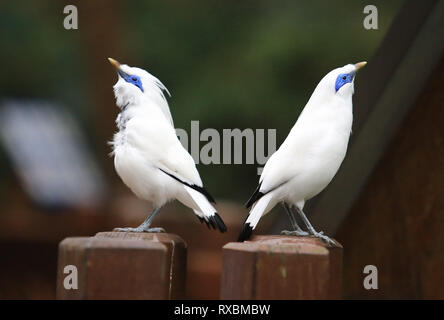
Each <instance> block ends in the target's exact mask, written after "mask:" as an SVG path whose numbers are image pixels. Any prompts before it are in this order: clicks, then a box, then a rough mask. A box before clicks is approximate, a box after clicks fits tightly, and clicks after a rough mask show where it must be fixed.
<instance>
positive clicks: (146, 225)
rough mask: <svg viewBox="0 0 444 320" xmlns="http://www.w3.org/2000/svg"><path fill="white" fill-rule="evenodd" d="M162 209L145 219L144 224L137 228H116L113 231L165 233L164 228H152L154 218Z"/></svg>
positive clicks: (156, 210) (154, 211) (156, 209)
mask: <svg viewBox="0 0 444 320" xmlns="http://www.w3.org/2000/svg"><path fill="white" fill-rule="evenodd" d="M159 211H160V208H155V209H154V210H153V212H152V213H151V214H150V215H149V216H148V217H147V218H146V219H145V221H144V222H142V224H141V225H140V226H138V227H137V228H115V229H114V230H113V231H118V232H153V233H158V232H165V229H164V228H150V225H151V222H152V221H153V219H154V217H155V216H156V215H157V214H158V213H159Z"/></svg>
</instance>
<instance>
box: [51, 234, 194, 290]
mask: <svg viewBox="0 0 444 320" xmlns="http://www.w3.org/2000/svg"><path fill="white" fill-rule="evenodd" d="M186 255H187V245H186V243H185V242H184V241H183V240H182V239H181V238H180V237H179V236H177V235H174V234H168V233H131V232H99V233H97V234H96V235H95V236H94V237H78V238H66V239H65V240H63V241H62V242H61V243H60V244H59V257H58V268H57V299H183V298H185V277H186ZM72 266H74V267H75V269H76V271H74V272H75V273H76V275H75V274H74V273H73V267H72ZM76 278H77V279H76ZM74 282H76V284H77V289H75V285H74ZM66 287H68V288H66Z"/></svg>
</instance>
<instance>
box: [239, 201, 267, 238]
mask: <svg viewBox="0 0 444 320" xmlns="http://www.w3.org/2000/svg"><path fill="white" fill-rule="evenodd" d="M271 198H272V195H271V193H268V194H266V195H265V196H263V197H262V198H260V199H259V200H258V201H257V202H256V203H255V204H254V206H253V208H252V209H251V210H250V214H249V215H248V217H247V220H246V221H245V223H244V226H243V227H242V230H241V232H240V233H239V237H238V239H237V241H239V242H242V241H245V240H248V239H249V238H250V236H251V233H252V232H253V230H254V229H255V228H256V226H257V224H258V222H259V220H260V218H261V217H262V216H263V215H264V213H266V212H267V209H268V206H269V204H270V201H271Z"/></svg>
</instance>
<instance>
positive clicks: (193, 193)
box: [184, 186, 227, 232]
mask: <svg viewBox="0 0 444 320" xmlns="http://www.w3.org/2000/svg"><path fill="white" fill-rule="evenodd" d="M184 187H185V190H186V191H187V193H188V194H189V195H190V197H191V198H192V199H193V201H194V203H195V204H196V206H197V208H195V209H194V213H195V214H196V215H197V217H198V218H199V220H200V222H205V223H206V224H207V226H211V227H212V228H213V229H219V230H220V232H225V231H227V227H226V226H225V223H224V221H223V220H222V218H221V217H220V216H219V214H218V213H217V211H216V209H215V208H214V207H213V206H212V205H211V203H210V202H209V201H208V199H207V198H206V197H205V196H204V195H203V194H202V193H200V192H199V191H197V190H195V189H193V188H190V187H188V186H184Z"/></svg>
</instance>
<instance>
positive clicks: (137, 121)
mask: <svg viewBox="0 0 444 320" xmlns="http://www.w3.org/2000/svg"><path fill="white" fill-rule="evenodd" d="M108 60H109V61H110V63H111V64H112V65H113V66H114V67H115V68H116V70H117V74H118V81H117V83H116V84H115V85H114V94H115V97H116V104H117V106H118V107H119V108H120V109H121V112H120V114H119V115H118V117H117V119H116V123H117V127H118V129H119V131H118V132H117V133H116V134H115V135H114V138H113V141H112V142H111V144H112V146H113V155H114V166H115V169H116V171H117V173H118V175H119V176H120V178H121V179H122V181H123V182H124V183H125V184H126V185H127V186H128V187H129V188H130V189H131V190H132V191H133V192H134V194H135V195H136V196H138V197H139V198H141V199H144V200H147V201H150V202H151V203H152V204H153V207H154V210H153V212H152V213H151V215H149V216H148V217H147V219H146V220H145V221H144V222H143V223H142V224H141V225H140V226H138V227H137V228H116V229H115V231H125V232H164V230H163V228H150V226H151V223H152V221H153V219H154V217H155V216H156V214H157V213H158V212H159V211H160V208H161V207H162V206H163V205H165V204H166V203H167V202H168V201H171V200H174V199H177V200H179V201H180V202H181V203H183V204H184V205H186V206H188V207H190V208H191V209H193V211H194V213H195V214H196V215H197V216H198V218H199V220H200V221H201V222H205V223H206V224H207V226H211V227H213V228H214V229H216V228H217V229H219V230H220V231H221V232H225V231H226V226H225V224H224V222H223V221H222V219H221V218H220V216H219V215H218V214H217V212H216V209H215V208H214V207H213V205H212V204H211V202H213V203H214V199H213V198H212V197H211V195H210V194H209V193H208V192H207V191H206V190H205V189H204V188H203V185H202V180H201V178H200V176H199V173H198V171H197V169H196V165H195V163H194V160H193V158H192V157H191V155H190V154H189V153H188V152H187V150H185V148H184V147H183V146H182V144H181V143H180V141H179V139H178V138H177V136H176V132H175V129H174V126H173V119H172V117H171V113H170V109H169V107H168V102H167V101H166V98H165V96H164V94H163V91H166V92H167V93H168V94H169V92H168V90H167V89H166V88H165V86H164V85H163V84H162V83H161V82H160V81H159V79H157V78H156V77H154V76H153V75H151V74H149V73H148V72H147V71H145V70H143V69H140V68H134V67H129V66H128V65H121V64H120V63H119V62H117V61H116V60H114V59H111V58H108Z"/></svg>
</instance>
